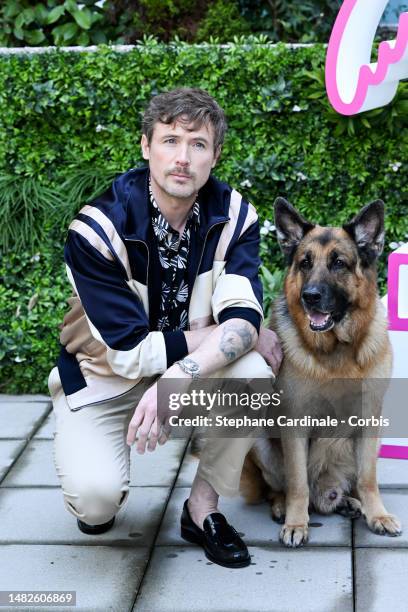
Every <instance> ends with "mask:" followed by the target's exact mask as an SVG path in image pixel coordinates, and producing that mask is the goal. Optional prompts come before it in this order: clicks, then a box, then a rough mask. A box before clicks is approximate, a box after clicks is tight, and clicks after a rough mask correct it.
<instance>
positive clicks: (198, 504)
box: [187, 476, 219, 529]
mask: <svg viewBox="0 0 408 612" xmlns="http://www.w3.org/2000/svg"><path fill="white" fill-rule="evenodd" d="M187 506H188V510H189V512H190V516H191V518H192V520H193V521H194V523H195V524H196V525H197V526H198V527H200V529H202V528H203V523H204V520H205V518H206V517H207V516H208V515H209V514H212V513H213V512H218V511H219V510H218V493H217V492H216V491H215V490H214V489H213V487H212V486H211V485H210V484H209V483H208V482H207V481H206V480H204V479H203V478H200V477H199V476H196V477H195V479H194V482H193V486H192V488H191V493H190V497H189V499H188V502H187Z"/></svg>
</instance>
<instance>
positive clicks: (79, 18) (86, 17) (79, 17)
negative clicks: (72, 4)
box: [71, 8, 92, 30]
mask: <svg viewBox="0 0 408 612" xmlns="http://www.w3.org/2000/svg"><path fill="white" fill-rule="evenodd" d="M71 15H72V16H73V18H74V19H75V21H76V22H77V24H78V25H79V27H80V28H82V29H83V30H89V28H90V27H91V25H92V13H91V11H90V10H89V9H87V8H84V9H82V11H72V13H71Z"/></svg>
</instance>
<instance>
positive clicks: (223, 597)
mask: <svg viewBox="0 0 408 612" xmlns="http://www.w3.org/2000/svg"><path fill="white" fill-rule="evenodd" d="M50 411H51V405H50V402H49V399H48V398H47V397H46V396H5V395H3V396H1V395H0V517H1V520H0V550H1V552H0V590H1V591H10V590H14V591H16V590H24V591H30V590H36V591H41V590H47V591H50V590H74V591H76V594H77V605H76V608H73V607H68V606H65V607H58V608H50V607H45V606H41V607H35V608H34V607H13V608H11V607H3V608H2V607H0V610H1V609H4V610H28V609H29V610H33V611H34V610H52V609H59V610H66V611H68V610H75V609H76V610H80V611H85V610H86V611H89V612H99V611H100V612H106V611H108V610H113V611H114V612H128V611H129V612H131V611H137V612H141V611H144V612H167V611H168V612H170V611H174V612H184V611H185V612H229V611H234V612H243V611H246V612H249V611H254V612H261V611H270V612H272V611H274V612H275V611H276V612H293V611H294V610H296V609H299V610H302V611H307V612H320V611H321V612H332V611H333V612H334V611H339V612H348V611H352V610H356V611H358V612H362V611H363V610H364V611H369V612H385V611H386V610H387V611H388V610H389V608H392V607H393V608H394V609H395V610H396V611H399V610H406V609H408V581H407V579H406V576H407V575H408V503H407V502H408V462H405V461H401V460H391V459H380V460H379V480H380V484H381V486H382V488H383V495H384V500H385V503H386V506H387V508H388V509H389V511H390V512H394V513H396V514H398V515H399V517H400V518H401V520H402V522H403V524H404V526H405V528H406V530H405V532H404V534H403V535H402V537H400V538H387V537H381V536H376V535H374V534H372V533H370V532H369V531H368V530H367V528H366V527H365V525H364V524H363V521H362V520H361V519H360V520H358V521H356V522H355V523H354V524H353V523H352V522H350V521H349V520H347V519H345V518H343V517H339V516H330V517H323V516H318V515H313V516H312V518H311V529H310V542H309V544H308V546H307V547H305V548H302V549H298V550H287V549H284V548H282V547H281V546H280V544H279V543H278V531H279V526H278V525H276V524H275V523H273V522H272V521H271V519H270V518H269V512H268V506H267V504H261V505H258V506H251V507H250V506H246V505H245V504H244V503H243V502H242V500H241V499H239V498H236V499H223V500H222V502H221V510H224V511H225V513H226V514H227V516H228V518H229V519H230V520H231V523H232V524H233V525H234V526H235V527H236V528H237V529H238V530H240V532H241V533H242V534H243V537H244V538H245V541H246V542H247V544H248V545H249V547H250V552H251V554H252V564H251V565H250V567H248V568H245V569H240V570H230V569H226V568H222V567H219V566H217V565H214V564H213V563H210V562H209V561H207V559H206V558H205V557H204V555H203V553H202V551H201V549H199V548H198V547H196V546H192V545H190V544H188V543H186V542H184V541H183V540H181V539H180V536H179V517H180V512H181V508H182V504H183V501H184V499H185V498H186V497H187V495H188V491H189V486H190V484H191V482H192V479H193V475H194V472H195V469H196V462H195V460H194V459H193V458H192V457H191V456H190V454H189V452H188V447H187V440H170V441H169V442H168V443H167V444H166V445H165V446H163V447H160V448H159V449H158V450H156V451H155V452H154V453H152V454H147V455H145V456H139V455H137V454H136V453H133V454H132V459H133V461H132V468H131V476H132V482H131V484H132V489H131V494H130V497H129V501H128V503H127V505H126V507H125V508H124V509H123V510H122V511H121V512H120V513H119V514H118V516H117V521H116V524H115V527H114V528H113V529H112V530H111V531H110V532H108V533H106V534H104V535H101V536H97V537H95V536H94V537H92V536H86V535H84V534H82V533H80V532H79V531H78V529H77V527H76V524H75V519H74V517H72V516H71V515H70V514H68V513H67V512H66V510H65V509H64V506H63V502H62V494H61V491H60V490H59V486H58V481H57V478H56V475H55V472H54V466H53V461H52V437H53V416H52V414H50Z"/></svg>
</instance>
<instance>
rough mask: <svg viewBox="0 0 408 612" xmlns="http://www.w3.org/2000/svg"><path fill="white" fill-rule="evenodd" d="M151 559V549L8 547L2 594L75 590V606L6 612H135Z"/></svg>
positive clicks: (2, 563)
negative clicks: (136, 602) (133, 605)
mask: <svg viewBox="0 0 408 612" xmlns="http://www.w3.org/2000/svg"><path fill="white" fill-rule="evenodd" d="M147 559H148V549H147V548H134V549H132V548H129V547H123V546H115V548H111V547H109V546H24V545H20V546H7V547H6V546H3V547H1V555H0V590H3V591H10V590H15V591H18V590H25V591H30V590H34V591H45V590H46V591H76V601H77V604H76V606H75V607H68V606H58V607H55V606H54V607H49V606H48V607H47V606H40V607H30V608H28V607H27V606H25V607H23V606H22V607H14V606H13V607H12V608H11V607H10V608H7V610H24V611H25V612H27V611H28V610H30V612H34V611H35V610H41V612H44V611H46V612H51V611H54V612H55V610H61V611H62V612H64V611H65V612H68V611H70V612H80V611H82V612H85V611H86V612H91V611H92V612H107V611H108V610H110V611H113V612H119V611H121V612H122V611H125V610H130V609H131V606H132V604H133V601H134V598H135V592H136V590H137V588H138V585H139V583H140V580H141V577H142V575H143V571H144V568H145V566H146V563H147ZM0 609H1V610H6V608H0Z"/></svg>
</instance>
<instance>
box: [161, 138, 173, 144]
mask: <svg viewBox="0 0 408 612" xmlns="http://www.w3.org/2000/svg"><path fill="white" fill-rule="evenodd" d="M164 142H168V143H170V144H173V143H175V142H176V139H175V138H166V140H165V141H164Z"/></svg>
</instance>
